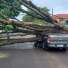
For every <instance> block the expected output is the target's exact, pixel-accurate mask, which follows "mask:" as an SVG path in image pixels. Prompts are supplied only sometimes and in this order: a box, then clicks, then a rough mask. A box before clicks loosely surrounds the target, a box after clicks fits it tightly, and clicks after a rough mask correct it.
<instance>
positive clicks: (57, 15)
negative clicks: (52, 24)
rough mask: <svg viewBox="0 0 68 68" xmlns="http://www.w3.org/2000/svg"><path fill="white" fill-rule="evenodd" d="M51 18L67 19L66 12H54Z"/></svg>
mask: <svg viewBox="0 0 68 68" xmlns="http://www.w3.org/2000/svg"><path fill="white" fill-rule="evenodd" d="M53 18H63V19H68V14H56V15H54V16H53Z"/></svg>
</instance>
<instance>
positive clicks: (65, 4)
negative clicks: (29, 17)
mask: <svg viewBox="0 0 68 68" xmlns="http://www.w3.org/2000/svg"><path fill="white" fill-rule="evenodd" d="M32 1H33V3H34V4H36V5H38V6H41V7H44V6H47V7H48V8H49V9H50V11H51V9H52V8H53V9H54V14H58V13H68V0H32Z"/></svg>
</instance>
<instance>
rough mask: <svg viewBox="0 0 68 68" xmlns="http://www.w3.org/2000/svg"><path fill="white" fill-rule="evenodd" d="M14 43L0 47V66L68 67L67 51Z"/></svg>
mask: <svg viewBox="0 0 68 68" xmlns="http://www.w3.org/2000/svg"><path fill="white" fill-rule="evenodd" d="M16 45H17V44H16ZM16 45H15V44H14V46H15V47H13V45H11V46H9V47H8V46H5V47H2V48H0V68H68V51H67V52H62V51H56V50H55V51H52V50H51V51H46V50H43V49H37V48H32V45H33V44H29V43H28V44H25V43H22V44H20V47H19V44H18V45H17V47H16ZM21 46H22V47H21ZM24 46H25V47H24Z"/></svg>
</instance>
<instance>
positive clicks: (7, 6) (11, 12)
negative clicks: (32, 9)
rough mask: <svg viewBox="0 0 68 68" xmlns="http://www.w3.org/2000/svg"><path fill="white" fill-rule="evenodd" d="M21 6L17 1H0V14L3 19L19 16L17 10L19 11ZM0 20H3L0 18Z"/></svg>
mask: <svg viewBox="0 0 68 68" xmlns="http://www.w3.org/2000/svg"><path fill="white" fill-rule="evenodd" d="M20 6H21V4H20V2H19V0H0V14H3V15H4V16H5V17H14V16H17V15H18V14H19V10H18V9H17V8H19V9H21V7H20ZM0 18H3V17H2V16H0Z"/></svg>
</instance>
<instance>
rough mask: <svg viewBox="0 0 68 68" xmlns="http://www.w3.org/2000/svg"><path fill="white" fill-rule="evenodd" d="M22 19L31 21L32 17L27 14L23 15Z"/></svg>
mask: <svg viewBox="0 0 68 68" xmlns="http://www.w3.org/2000/svg"><path fill="white" fill-rule="evenodd" d="M23 21H24V22H32V21H33V17H31V16H29V15H25V16H24V17H23Z"/></svg>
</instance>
